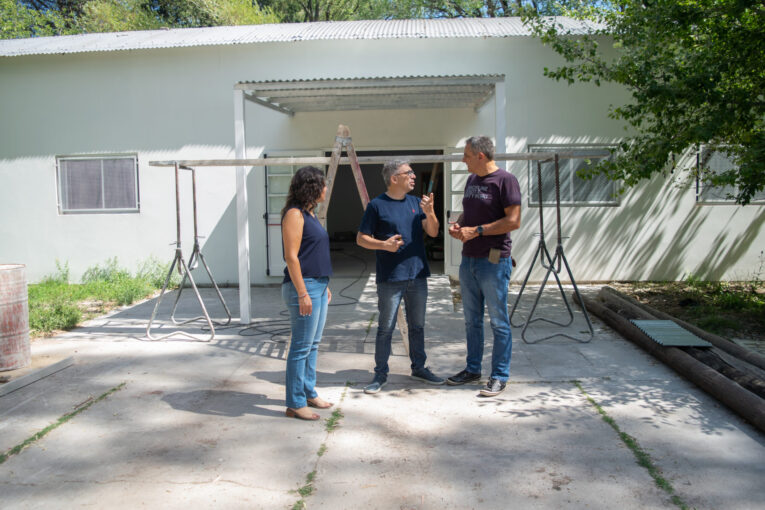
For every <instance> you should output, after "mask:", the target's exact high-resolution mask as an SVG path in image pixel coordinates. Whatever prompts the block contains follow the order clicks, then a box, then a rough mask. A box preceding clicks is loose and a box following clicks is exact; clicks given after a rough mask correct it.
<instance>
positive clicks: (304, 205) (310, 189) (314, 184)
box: [282, 166, 325, 218]
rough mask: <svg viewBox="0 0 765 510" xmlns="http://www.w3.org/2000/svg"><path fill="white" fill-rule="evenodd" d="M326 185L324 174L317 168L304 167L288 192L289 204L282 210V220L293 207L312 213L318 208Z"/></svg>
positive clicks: (295, 176)
mask: <svg viewBox="0 0 765 510" xmlns="http://www.w3.org/2000/svg"><path fill="white" fill-rule="evenodd" d="M324 184H325V179H324V172H322V171H321V170H319V169H318V168H316V167H315V166H304V167H303V168H300V169H299V170H298V171H297V172H295V175H293V176H292V181H291V182H290V189H289V191H288V192H287V202H286V203H285V204H284V208H283V209H282V218H284V215H285V214H287V211H288V210H289V209H291V208H293V207H297V208H299V209H301V210H303V211H310V210H312V209H313V208H314V207H316V204H317V202H316V201H317V200H318V199H319V197H320V196H321V193H322V191H324Z"/></svg>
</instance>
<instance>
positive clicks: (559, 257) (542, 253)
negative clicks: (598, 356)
mask: <svg viewBox="0 0 765 510" xmlns="http://www.w3.org/2000/svg"><path fill="white" fill-rule="evenodd" d="M553 159H554V161H555V208H556V213H557V223H558V245H557V246H556V248H555V255H554V257H551V256H550V252H549V251H548V250H547V245H546V244H545V229H544V208H543V202H542V161H537V184H538V186H539V247H538V249H537V251H536V253H535V254H534V259H533V260H532V261H531V265H529V271H528V272H527V273H526V278H525V279H524V280H523V284H522V285H521V290H520V292H518V297H516V298H515V303H514V304H513V309H512V311H511V312H510V324H512V325H513V327H516V328H520V327H521V326H523V331H522V332H521V338H522V339H523V341H524V342H526V343H527V344H535V343H537V342H541V341H542V340H547V339H550V338H553V337H556V336H562V337H565V338H570V339H572V340H576V341H577V342H580V343H588V342H590V341H591V340H592V337H593V336H594V335H595V332H594V330H593V328H592V323H591V322H590V316H589V315H588V314H587V308H585V306H584V300H582V298H581V296H580V295H579V287H577V286H576V281H575V280H574V275H573V274H572V273H571V268H570V267H569V265H568V260H566V255H565V254H564V253H563V242H562V239H563V237H562V236H561V222H560V171H559V158H558V154H555V156H554V158H553ZM548 161H549V160H548ZM537 258H538V259H539V262H540V264H542V267H543V268H545V269H547V274H545V278H544V280H542V284H541V285H540V286H539V291H538V292H537V297H536V299H535V300H534V306H532V307H531V311H530V312H529V316H528V318H527V319H526V322H525V323H522V324H514V323H513V315H514V314H515V310H516V309H517V307H518V303H520V301H521V296H523V291H524V290H525V288H526V283H528V281H529V276H531V271H532V270H533V269H534V264H535V263H536V261H537ZM545 260H546V261H547V263H545ZM562 265H563V266H565V267H566V272H567V273H568V277H569V279H570V280H571V284H572V285H573V286H574V292H575V293H576V297H577V300H578V301H579V303H581V305H582V312H584V318H585V320H586V321H587V327H588V328H589V333H590V334H589V337H587V338H586V339H581V338H577V337H575V336H571V335H569V334H567V333H554V334H552V335H548V336H545V337H542V338H537V339H535V340H528V339H527V338H526V330H527V329H528V327H529V325H530V324H531V323H532V322H536V321H544V322H548V323H550V324H554V325H556V326H561V327H568V326H570V325H571V323H573V322H574V312H573V311H572V310H571V305H570V304H569V302H568V299H567V298H566V293H565V292H564V291H563V285H561V282H560V278H559V277H558V274H560V272H561V269H562ZM551 274H552V275H553V276H555V281H556V282H557V283H558V289H559V290H560V295H561V297H562V298H563V303H564V304H565V305H566V310H567V311H568V315H569V319H568V322H557V321H554V320H552V319H546V318H544V317H537V318H532V317H533V316H534V312H535V311H536V309H537V305H538V304H539V298H540V297H542V292H543V291H544V289H545V285H546V284H547V280H548V279H549V278H550V275H551Z"/></svg>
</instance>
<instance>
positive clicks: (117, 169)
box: [57, 155, 139, 213]
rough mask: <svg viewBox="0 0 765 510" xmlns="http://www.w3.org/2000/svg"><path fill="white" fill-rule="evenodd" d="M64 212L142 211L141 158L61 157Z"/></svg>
mask: <svg viewBox="0 0 765 510" xmlns="http://www.w3.org/2000/svg"><path fill="white" fill-rule="evenodd" d="M57 163H58V164H57V168H58V198H59V210H60V211H61V212H62V213H117V212H138V210H139V200H138V158H137V157H136V156H135V155H129V156H98V157H95V156H93V157H91V156H82V157H78V156H73V157H61V158H58V161H57Z"/></svg>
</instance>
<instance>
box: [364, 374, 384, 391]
mask: <svg viewBox="0 0 765 510" xmlns="http://www.w3.org/2000/svg"><path fill="white" fill-rule="evenodd" d="M386 384H388V380H387V379H383V378H381V377H375V378H374V379H373V380H372V382H371V383H369V384H368V385H366V386H365V387H364V393H380V390H381V389H382V387H383V386H385V385H386Z"/></svg>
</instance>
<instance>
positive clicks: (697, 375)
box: [573, 296, 765, 433]
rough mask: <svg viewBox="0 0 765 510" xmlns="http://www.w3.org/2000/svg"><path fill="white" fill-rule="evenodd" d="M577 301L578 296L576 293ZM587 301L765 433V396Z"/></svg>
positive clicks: (605, 318) (624, 333)
mask: <svg viewBox="0 0 765 510" xmlns="http://www.w3.org/2000/svg"><path fill="white" fill-rule="evenodd" d="M573 299H574V300H575V301H576V296H573ZM582 299H583V301H584V305H585V306H586V307H587V309H588V310H590V311H591V312H592V313H594V314H595V315H597V316H598V317H600V319H602V320H603V321H604V322H605V323H606V324H608V325H609V326H611V327H612V328H613V329H615V330H616V331H617V332H619V333H620V334H621V335H622V336H624V337H625V338H626V339H628V340H630V341H631V342H633V343H635V344H637V345H638V346H639V347H641V348H642V349H643V350H645V351H647V352H648V353H650V354H651V355H653V356H654V357H656V358H657V359H659V360H661V361H662V362H664V363H665V364H667V365H668V366H669V367H671V368H672V369H673V370H675V372H677V373H678V374H680V375H682V376H683V377H685V378H686V379H687V380H689V381H690V382H692V383H693V384H695V385H696V386H698V387H699V388H701V389H702V390H704V391H705V392H707V393H708V394H709V395H711V396H712V397H714V398H716V399H717V400H718V401H720V402H721V403H722V404H724V405H725V406H726V407H728V408H729V409H730V410H732V411H733V412H735V413H736V414H738V415H739V416H740V417H742V418H743V419H745V420H746V421H748V422H749V423H751V424H752V425H753V426H754V427H755V428H757V429H758V430H759V431H760V432H764V433H765V400H763V399H762V398H760V397H758V396H757V395H755V394H753V393H752V392H750V391H748V390H746V389H744V388H742V387H741V386H740V385H739V384H737V383H735V382H734V381H731V380H730V379H728V378H727V377H725V376H724V375H722V374H720V373H719V372H717V371H716V370H714V369H712V368H710V367H708V366H706V365H705V364H703V363H701V362H700V361H698V360H696V359H695V358H693V357H692V356H690V355H689V354H687V353H685V352H683V351H682V350H681V349H678V348H676V347H663V346H661V345H659V344H657V343H656V342H654V341H653V340H651V339H650V338H649V337H648V335H646V334H645V333H643V332H642V331H641V330H640V329H638V328H637V327H636V326H635V325H634V324H632V323H631V322H629V320H627V319H625V318H624V317H622V316H620V315H619V314H618V313H616V312H614V311H613V310H610V309H609V308H608V307H606V306H604V305H603V304H602V303H600V302H598V301H595V300H593V299H590V298H585V297H582Z"/></svg>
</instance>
